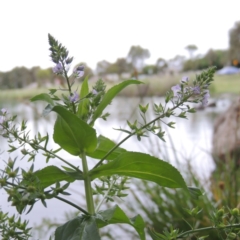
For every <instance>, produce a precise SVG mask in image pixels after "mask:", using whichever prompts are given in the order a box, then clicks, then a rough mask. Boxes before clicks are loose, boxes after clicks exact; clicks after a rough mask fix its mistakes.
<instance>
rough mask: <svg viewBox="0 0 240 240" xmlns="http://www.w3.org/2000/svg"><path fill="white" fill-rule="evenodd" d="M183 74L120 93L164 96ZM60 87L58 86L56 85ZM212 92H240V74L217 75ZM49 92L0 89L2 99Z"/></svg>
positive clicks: (152, 80) (153, 81) (111, 84)
mask: <svg viewBox="0 0 240 240" xmlns="http://www.w3.org/2000/svg"><path fill="white" fill-rule="evenodd" d="M182 76H183V74H181V75H174V76H154V77H149V78H147V79H143V80H141V81H142V82H144V83H145V84H142V85H138V86H135V85H132V86H129V87H127V88H126V89H124V90H123V91H122V92H121V93H120V95H122V96H127V97H131V96H138V95H141V96H163V95H164V94H165V93H166V91H167V90H169V89H170V88H171V86H173V85H175V84H177V83H178V82H179V80H180V79H181V78H182ZM189 77H190V78H191V79H193V78H194V74H190V75H189ZM114 84H115V83H112V82H107V88H110V87H112V86H113V85H114ZM56 88H58V87H56ZM210 91H211V94H213V95H219V94H223V93H230V94H240V75H226V76H219V75H215V81H214V82H213V84H212V87H211V89H210ZM43 92H48V89H47V88H38V89H11V90H0V101H4V100H11V99H14V100H22V99H29V98H31V97H33V96H35V95H37V94H39V93H43Z"/></svg>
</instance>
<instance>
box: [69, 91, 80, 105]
mask: <svg viewBox="0 0 240 240" xmlns="http://www.w3.org/2000/svg"><path fill="white" fill-rule="evenodd" d="M69 100H70V102H72V103H74V102H77V101H78V100H79V95H78V94H77V92H76V91H75V92H74V93H73V94H72V95H71V96H69Z"/></svg>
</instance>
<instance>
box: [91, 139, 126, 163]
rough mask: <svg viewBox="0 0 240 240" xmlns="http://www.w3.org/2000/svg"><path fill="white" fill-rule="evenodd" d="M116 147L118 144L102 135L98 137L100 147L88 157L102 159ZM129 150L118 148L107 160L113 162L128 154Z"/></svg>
mask: <svg viewBox="0 0 240 240" xmlns="http://www.w3.org/2000/svg"><path fill="white" fill-rule="evenodd" d="M115 146H116V143H114V142H113V141H111V140H110V139H108V138H106V137H104V136H102V135H100V136H99V137H98V146H97V148H96V150H95V151H94V152H91V153H88V154H87V155H88V156H89V157H92V158H96V159H102V158H103V157H104V156H105V155H106V154H107V153H108V152H109V151H110V150H111V149H112V148H113V147H115ZM126 151H127V150H125V149H123V148H119V147H118V148H116V149H115V150H114V151H113V152H112V153H111V154H110V155H108V156H107V157H106V158H105V159H106V160H113V159H115V158H116V157H118V156H119V155H120V154H121V153H124V152H126Z"/></svg>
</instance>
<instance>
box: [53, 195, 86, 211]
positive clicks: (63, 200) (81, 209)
mask: <svg viewBox="0 0 240 240" xmlns="http://www.w3.org/2000/svg"><path fill="white" fill-rule="evenodd" d="M55 198H56V199H58V200H60V201H62V202H65V203H67V204H69V205H71V206H73V207H75V208H76V209H78V210H79V211H81V212H83V213H85V214H87V215H88V214H89V213H88V212H87V211H86V210H84V209H83V208H81V207H79V206H77V205H76V204H74V203H72V202H70V201H68V200H66V199H64V198H61V197H58V196H55Z"/></svg>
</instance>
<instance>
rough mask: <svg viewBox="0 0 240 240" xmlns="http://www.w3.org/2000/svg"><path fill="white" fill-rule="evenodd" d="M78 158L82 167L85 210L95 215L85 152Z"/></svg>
mask: <svg viewBox="0 0 240 240" xmlns="http://www.w3.org/2000/svg"><path fill="white" fill-rule="evenodd" d="M80 158H81V159H82V166H83V174H84V186H85V194H86V203H87V209H88V212H89V213H90V214H91V215H93V214H94V213H95V210H94V203H93V194H92V186H91V177H90V176H89V174H88V165H87V158H86V154H85V152H83V153H82V154H80Z"/></svg>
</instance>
